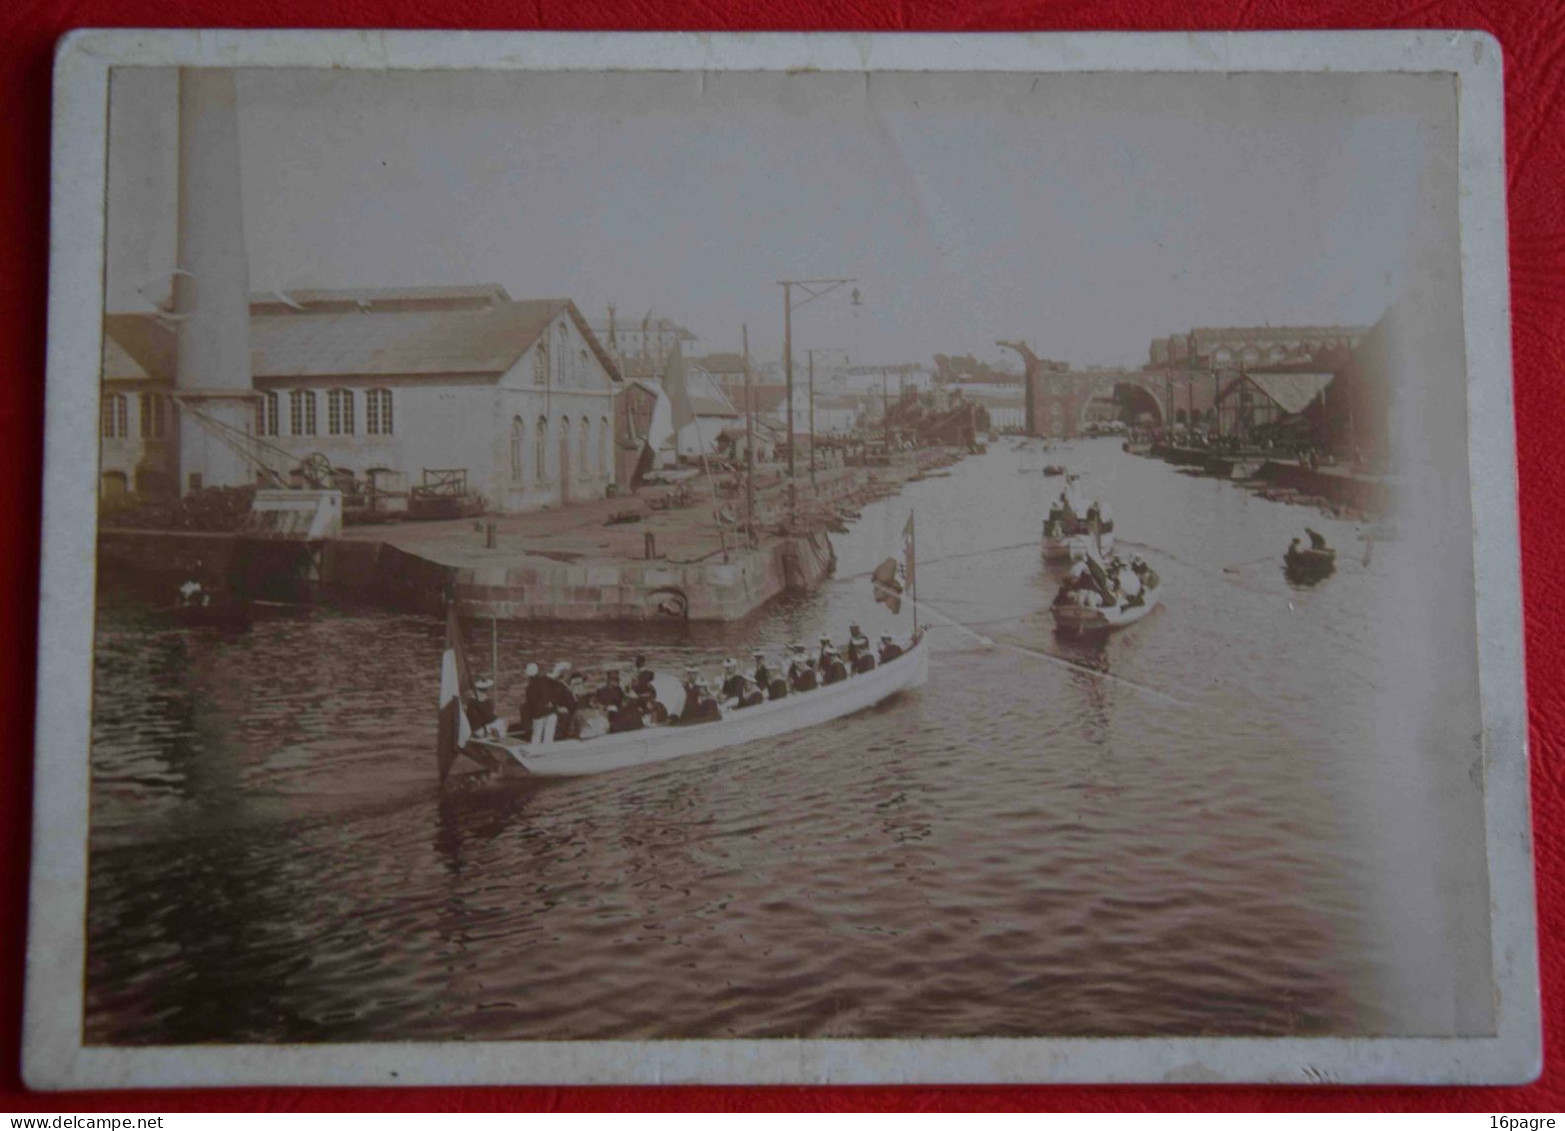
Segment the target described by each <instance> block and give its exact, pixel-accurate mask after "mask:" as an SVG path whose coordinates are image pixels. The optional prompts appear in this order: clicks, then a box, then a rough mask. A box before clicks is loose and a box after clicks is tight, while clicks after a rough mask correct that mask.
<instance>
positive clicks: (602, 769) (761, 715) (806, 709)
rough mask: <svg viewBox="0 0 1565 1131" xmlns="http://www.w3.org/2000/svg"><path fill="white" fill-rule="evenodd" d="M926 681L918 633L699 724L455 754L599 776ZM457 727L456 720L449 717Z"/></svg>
mask: <svg viewBox="0 0 1565 1131" xmlns="http://www.w3.org/2000/svg"><path fill="white" fill-rule="evenodd" d="M928 676H929V644H928V642H927V640H926V639H925V638H924V637H923V636H922V635H921V636H919V637H917V638H916V639H915V640H914V641H913V642H912V644H911V646H910V647H909V648H908V650H907V651H906V652H904V653H902V654H901V655H900V656H898V657H896V658H895V659H893V660H890V661H888V662H886V663H883V664H880V665H878V666H876V667H874V668H872V669H870V670H869V671H866V672H859V673H856V674H854V675H851V676H849V677H848V678H846V679H844V680H841V681H839V682H837V683H832V684H828V685H826V686H824V687H820V688H817V689H816V690H813V691H802V692H794V693H792V694H789V695H786V696H784V697H783V698H781V699H773V700H770V701H768V702H765V703H759V704H756V705H755V706H753V707H740V708H736V709H725V710H724V711H723V715H722V718H720V719H717V720H713V721H711V722H704V723H691V724H686V725H679V724H669V725H665V726H653V727H646V728H643V729H640V730H633V731H626V732H623V733H620V734H606V735H602V736H600V737H596V738H581V739H563V740H559V741H554V742H546V743H531V742H525V741H520V740H516V739H510V738H505V737H497V738H484V737H478V736H476V735H471V736H468V737H466V738H465V740H464V741H462V742H461V744H460V747H459V750H458V752H459V753H461V754H463V755H466V756H467V757H468V758H469V759H470V760H472V761H474V762H476V763H478V764H479V765H481V766H483V767H485V768H486V769H489V770H496V771H499V772H500V773H502V774H505V775H515V774H523V775H530V776H533V777H564V776H578V775H582V774H601V773H606V772H608V771H610V770H622V769H626V768H628V767H631V766H642V765H647V764H649V763H652V762H666V761H669V760H671V759H674V758H683V757H685V756H686V755H690V754H704V753H707V752H708V751H712V750H719V749H722V748H723V747H726V746H737V745H738V744H740V743H743V742H760V741H764V740H766V739H773V738H779V737H781V736H782V735H785V734H788V733H790V732H792V731H796V730H803V729H805V728H806V727H814V726H819V725H820V724H822V723H827V722H831V721H832V720H834V719H840V718H843V717H844V716H846V715H851V714H855V713H856V712H859V711H863V710H867V709H868V708H870V707H874V706H876V705H878V704H880V703H882V702H884V701H885V700H887V699H890V698H891V697H892V696H894V695H897V694H899V693H901V692H903V691H909V690H912V689H913V688H916V687H919V686H921V685H922V684H923V683H924V682H925V680H926V679H927V678H928ZM454 721H457V722H458V725H459V726H460V720H454Z"/></svg>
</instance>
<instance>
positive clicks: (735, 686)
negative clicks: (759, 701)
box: [722, 658, 752, 707]
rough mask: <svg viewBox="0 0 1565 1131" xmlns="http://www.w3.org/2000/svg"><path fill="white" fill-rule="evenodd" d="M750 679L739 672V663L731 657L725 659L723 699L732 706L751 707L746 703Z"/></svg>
mask: <svg viewBox="0 0 1565 1131" xmlns="http://www.w3.org/2000/svg"><path fill="white" fill-rule="evenodd" d="M749 688H750V681H749V680H747V679H745V677H744V676H743V675H741V674H740V672H739V664H738V663H737V662H736V661H735V660H733V659H732V658H729V659H727V660H724V661H723V687H722V700H723V702H724V703H725V704H727V705H728V706H730V707H749V706H752V704H750V703H746V702H745V699H746V698H747V695H746V693H747V692H748V691H749Z"/></svg>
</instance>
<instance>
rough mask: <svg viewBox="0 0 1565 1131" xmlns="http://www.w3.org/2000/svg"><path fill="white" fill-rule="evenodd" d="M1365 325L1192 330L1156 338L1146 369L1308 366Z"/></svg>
mask: <svg viewBox="0 0 1565 1131" xmlns="http://www.w3.org/2000/svg"><path fill="white" fill-rule="evenodd" d="M1367 329H1368V328H1367V327H1365V326H1229V327H1225V328H1214V327H1209V326H1201V327H1197V328H1195V329H1193V330H1189V331H1187V332H1185V333H1183V334H1172V335H1170V336H1169V337H1166V338H1157V339H1155V340H1154V341H1153V342H1152V346H1151V349H1150V350H1149V351H1148V363H1147V367H1148V368H1150V369H1163V368H1174V369H1212V368H1222V367H1226V366H1239V365H1245V366H1249V365H1309V364H1312V363H1319V362H1321V361H1322V360H1324V359H1327V358H1329V357H1331V356H1334V355H1336V354H1339V353H1342V352H1344V351H1347V350H1350V349H1352V348H1353V347H1354V346H1356V345H1357V344H1358V342H1359V339H1360V338H1362V337H1363V336H1364V334H1365V332H1366V330H1367Z"/></svg>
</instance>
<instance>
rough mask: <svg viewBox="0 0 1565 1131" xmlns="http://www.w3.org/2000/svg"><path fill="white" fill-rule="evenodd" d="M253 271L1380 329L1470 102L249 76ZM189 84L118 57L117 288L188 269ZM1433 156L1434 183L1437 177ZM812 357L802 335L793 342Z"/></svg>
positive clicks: (1223, 87) (1423, 92) (735, 305)
mask: <svg viewBox="0 0 1565 1131" xmlns="http://www.w3.org/2000/svg"><path fill="white" fill-rule="evenodd" d="M238 91H239V101H240V142H241V148H242V152H243V186H244V187H243V191H244V208H245V218H244V220H245V233H246V244H247V247H248V249H249V267H250V277H251V283H252V287H253V288H254V289H263V290H264V289H273V288H278V289H287V288H290V287H305V286H316V287H324V286H402V285H413V284H430V283H473V282H499V283H502V284H504V285H505V287H506V288H507V289H508V290H509V291H510V292H511V294H512V295H513V296H515V297H518V298H526V297H551V296H566V297H570V298H573V299H575V301H576V303H577V304H578V305H579V306H580V307H581V308H582V310H583V311H584V312H586V313H587V315H588V317H590V318H594V319H597V318H600V317H602V316H603V315H604V308H605V306H606V305H607V304H608V303H610V302H613V303H615V304H616V305H617V306H618V308H619V311H620V317H621V319H622V320H624V321H629V322H635V321H639V320H640V318H641V316H642V315H643V314H645V313H646V311H647V310H648V309H649V308H650V309H654V310H656V311H657V312H658V313H659V314H663V315H667V316H669V317H672V318H674V319H676V320H678V321H680V322H683V323H684V324H686V325H688V326H689V327H690V328H691V329H692V330H694V331H695V332H696V333H697V334H699V335H700V336H701V338H702V342H703V346H704V347H705V348H707V349H714V350H715V349H735V348H737V346H738V342H739V328H740V324H741V323H748V324H749V329H750V341H751V349H752V351H753V352H754V353H755V354H756V355H757V356H758V357H763V358H764V357H775V356H777V355H778V354H779V353H780V350H781V339H782V296H781V288H779V287H778V286H777V285H776V280H778V279H782V278H787V277H794V278H798V277H808V276H816V275H825V276H844V275H846V276H855V277H857V279H858V284H857V285H858V286H859V288H860V290H861V291H862V294H863V301H864V305H863V306H862V307H860V308H858V309H857V310H854V309H853V308H852V307H851V306H850V305H849V302H848V298H847V296H846V294H845V293H842V294H840V295H833V296H831V297H828V298H826V299H823V300H821V301H820V302H817V303H814V304H812V305H810V306H808V307H806V308H804V309H803V310H800V311H798V312H797V313H796V315H795V320H794V345H795V349H796V350H798V351H802V350H803V348H804V347H806V346H826V347H839V348H845V349H847V350H849V351H850V353H851V354H852V355H853V359H854V360H855V361H856V362H859V361H862V362H865V363H877V362H896V361H902V360H909V361H926V362H927V361H928V360H929V358H930V357H931V356H932V355H933V354H934V353H936V352H943V353H968V352H973V353H976V354H978V355H979V356H980V357H986V358H989V359H991V360H998V359H999V358H1000V357H1001V356H1003V354H1002V352H1001V351H999V350H997V349H996V348H995V346H994V342H995V340H996V339H997V338H1002V337H1003V338H1014V337H1024V338H1026V339H1027V340H1028V341H1029V342H1030V343H1031V344H1032V346H1033V347H1034V348H1035V349H1036V350H1037V351H1038V352H1039V353H1040V354H1043V355H1044V356H1048V357H1054V358H1061V359H1065V360H1069V361H1071V362H1072V363H1074V364H1077V365H1082V364H1088V363H1103V364H1131V365H1139V364H1140V363H1141V362H1143V361H1144V360H1145V358H1146V351H1147V345H1148V342H1149V341H1150V339H1151V338H1153V337H1154V336H1159V335H1165V334H1168V333H1170V332H1173V331H1176V330H1182V329H1187V328H1189V327H1190V326H1192V325H1235V324H1238V325H1249V324H1259V323H1268V322H1269V323H1273V324H1281V323H1334V322H1360V323H1369V322H1373V321H1374V320H1375V319H1377V318H1378V317H1379V316H1380V315H1381V313H1382V312H1383V311H1384V310H1385V308H1386V307H1387V306H1388V305H1389V304H1390V303H1391V302H1392V301H1393V300H1394V299H1395V297H1396V295H1397V293H1398V291H1399V289H1400V288H1401V286H1402V285H1403V283H1404V282H1405V279H1404V270H1405V264H1406V263H1407V262H1408V261H1409V258H1410V255H1411V253H1412V251H1413V249H1414V245H1415V244H1416V243H1417V242H1418V241H1419V240H1421V239H1424V238H1426V237H1425V236H1424V235H1422V234H1421V233H1422V232H1423V230H1424V229H1423V227H1422V225H1423V223H1424V217H1426V216H1428V215H1429V214H1430V213H1431V212H1432V208H1431V207H1430V205H1431V202H1429V201H1427V200H1421V199H1420V198H1419V195H1418V194H1419V191H1420V185H1421V184H1427V183H1429V180H1430V178H1429V177H1428V176H1427V173H1428V171H1429V168H1430V167H1431V163H1441V162H1443V163H1449V161H1450V160H1451V159H1452V155H1453V154H1454V145H1455V95H1454V90H1453V87H1452V85H1451V80H1450V79H1449V78H1439V77H1430V76H1418V75H1377V76H1352V75H1311V76H1275V75H1273V76H1266V75H1239V76H1227V77H1225V76H1211V77H1208V76H1165V75H1142V76H1123V75H1104V74H1091V75H1041V76H1034V75H1016V74H1010V75H982V76H980V75H965V76H964V75H929V74H896V75H877V76H874V77H872V78H866V77H865V76H864V75H854V74H819V73H810V74H798V75H776V74H773V75H744V74H709V75H705V76H703V75H699V74H650V73H641V74H622V75H569V74H559V75H499V74H489V75H478V74H471V73H457V72H448V73H435V74H427V75H412V74H400V75H390V76H388V75H381V74H374V73H365V72H357V73H355V72H343V71H337V72H332V71H250V72H244V73H242V74H241V75H240V79H239V85H238ZM175 92H176V84H175V79H174V73H173V72H170V71H161V72H160V71H143V72H136V73H129V72H125V71H120V72H117V73H116V77H115V86H114V98H113V105H112V110H111V130H110V138H111V142H110V210H109V223H110V233H109V261H108V263H109V278H108V296H109V307H110V309H111V310H125V309H137V308H143V309H144V308H145V306H146V302H145V300H144V299H143V298H142V297H140V294H139V293H138V291H139V292H140V293H144V294H150V295H153V296H154V297H155V296H156V295H157V293H158V291H159V289H160V288H161V287H162V286H163V285H164V279H165V278H166V273H167V271H168V270H169V269H170V268H171V267H172V265H173V255H174V252H173V248H174V240H173V216H174V206H175V198H174V172H175V170H174V142H175V122H176V117H177V115H176V97H175ZM1421 176H1422V179H1421ZM801 356H802V353H801Z"/></svg>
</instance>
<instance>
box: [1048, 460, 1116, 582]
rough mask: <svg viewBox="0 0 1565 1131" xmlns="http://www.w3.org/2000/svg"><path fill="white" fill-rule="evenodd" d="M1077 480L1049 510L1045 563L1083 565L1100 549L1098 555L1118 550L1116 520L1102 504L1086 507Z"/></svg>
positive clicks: (1097, 503)
mask: <svg viewBox="0 0 1565 1131" xmlns="http://www.w3.org/2000/svg"><path fill="white" fill-rule="evenodd" d="M1074 484H1075V480H1074V479H1072V481H1071V485H1070V486H1067V487H1066V489H1065V490H1064V491H1063V492H1061V496H1060V498H1059V499H1057V500H1056V501H1055V502H1054V504H1053V505H1052V506H1050V507H1049V517H1048V518H1047V519H1045V520H1044V523H1043V560H1044V561H1046V562H1079V561H1081V560H1082V559H1083V558H1085V557H1086V556H1087V555H1088V553H1090V552H1093V551H1094V550H1096V552H1097V553H1098V555H1099V556H1100V557H1101V556H1102V555H1105V554H1108V553H1110V552H1112V551H1113V549H1114V520H1113V519H1112V518H1110V517H1109V514H1108V510H1107V508H1105V507H1104V506H1103V504H1102V503H1099V502H1092V503H1087V504H1085V505H1084V504H1083V503H1082V500H1081V499H1080V498H1079V497H1078V496H1076V495H1075V493H1074V490H1073V488H1074Z"/></svg>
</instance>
